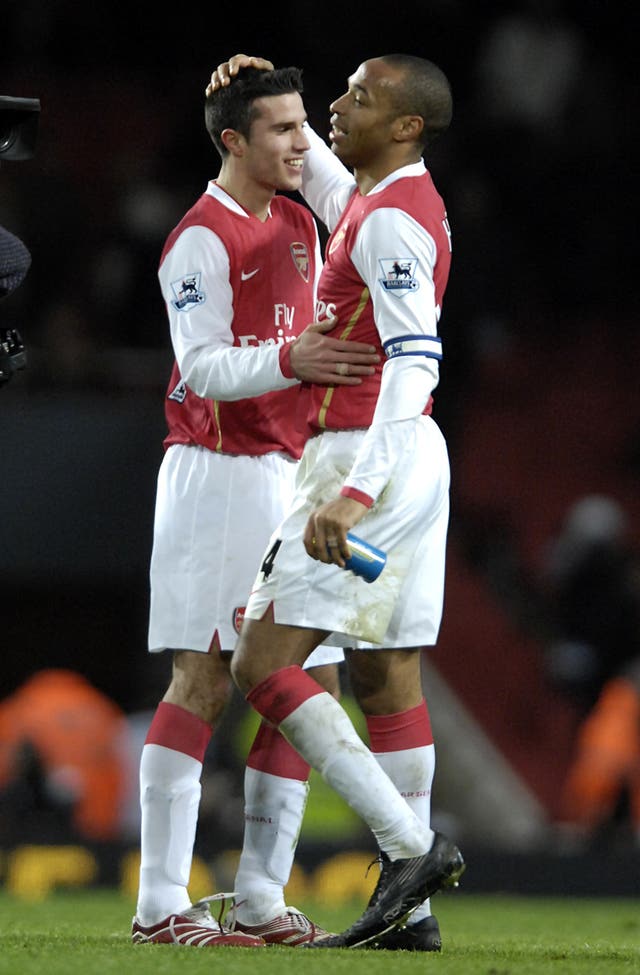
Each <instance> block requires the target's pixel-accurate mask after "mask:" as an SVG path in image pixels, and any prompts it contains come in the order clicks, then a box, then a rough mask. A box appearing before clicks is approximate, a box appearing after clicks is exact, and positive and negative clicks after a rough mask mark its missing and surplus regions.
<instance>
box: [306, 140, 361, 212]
mask: <svg viewBox="0 0 640 975" xmlns="http://www.w3.org/2000/svg"><path fill="white" fill-rule="evenodd" d="M304 130H305V134H306V136H307V138H308V139H309V143H310V145H311V148H310V149H309V150H308V152H306V153H305V156H304V165H303V167H302V186H301V189H300V192H301V194H302V196H303V197H304V199H305V200H306V201H307V203H308V204H309V206H310V207H311V209H312V210H313V212H314V213H315V214H316V216H317V217H318V218H319V219H320V220H322V222H323V223H324V225H325V226H326V227H327V228H328V229H329V230H330V231H332V230H333V229H334V227H335V226H336V224H337V223H338V220H339V219H340V217H341V215H342V212H343V210H344V208H345V207H346V205H347V203H348V201H349V197H350V196H351V194H352V193H353V191H354V190H355V188H356V181H355V179H354V178H353V176H352V174H351V173H350V172H349V170H348V169H347V168H346V166H343V164H342V163H341V162H340V160H339V159H338V157H337V156H334V154H333V152H332V151H331V149H330V148H329V146H328V145H327V144H326V142H324V141H323V140H322V139H321V138H320V136H319V135H317V133H316V132H314V131H313V129H312V128H311V126H310V125H308V123H305V127H304Z"/></svg>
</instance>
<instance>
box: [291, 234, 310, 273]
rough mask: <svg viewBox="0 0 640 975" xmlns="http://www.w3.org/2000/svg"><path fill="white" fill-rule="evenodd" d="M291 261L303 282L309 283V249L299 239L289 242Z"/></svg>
mask: <svg viewBox="0 0 640 975" xmlns="http://www.w3.org/2000/svg"><path fill="white" fill-rule="evenodd" d="M289 250H290V251H291V257H292V258H293V263H294V264H295V266H296V269H297V271H298V273H299V274H300V276H301V277H302V280H303V281H304V282H305V284H308V283H309V251H308V250H307V245H306V244H302V243H300V242H299V241H295V242H294V243H293V244H289Z"/></svg>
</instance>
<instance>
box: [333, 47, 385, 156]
mask: <svg viewBox="0 0 640 975" xmlns="http://www.w3.org/2000/svg"><path fill="white" fill-rule="evenodd" d="M396 75H397V72H395V71H394V70H393V69H392V68H390V67H389V66H388V65H386V64H385V63H384V62H383V61H381V60H380V59H379V58H373V59H372V60H370V61H365V62H364V63H363V64H361V65H360V67H359V68H358V70H357V71H356V73H355V74H353V75H351V77H350V78H349V87H348V90H347V91H346V92H345V93H344V95H340V97H339V98H336V100H335V101H334V102H332V103H331V105H330V106H329V110H330V112H331V131H330V133H329V141H330V142H331V148H332V149H333V152H334V154H335V155H336V156H338V158H339V159H341V160H342V162H343V163H345V165H347V166H355V167H361V166H367V165H368V164H369V163H370V162H371V161H372V160H373V161H375V160H376V159H377V158H378V156H379V153H380V152H381V151H383V150H384V149H385V147H386V146H388V144H389V140H390V126H391V124H392V122H393V121H394V118H395V113H394V111H393V104H392V95H393V86H394V82H395V80H396Z"/></svg>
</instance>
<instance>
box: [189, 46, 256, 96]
mask: <svg viewBox="0 0 640 975" xmlns="http://www.w3.org/2000/svg"><path fill="white" fill-rule="evenodd" d="M242 68H258V69H259V70H260V71H273V63H272V62H271V61H267V59H266V58H258V57H252V56H251V55H250V54H234V55H233V57H232V58H229V60H228V61H223V62H222V64H219V65H218V67H217V68H216V69H215V71H214V72H213V74H212V75H211V81H210V82H209V84H208V85H207V88H206V92H205V94H207V95H210V94H211V93H212V92H214V91H217V89H218V88H224V86H225V85H228V84H229V82H230V81H231V79H232V78H233V77H234V76H235V75H237V73H238V71H240V70H241V69H242Z"/></svg>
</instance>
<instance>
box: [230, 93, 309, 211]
mask: <svg viewBox="0 0 640 975" xmlns="http://www.w3.org/2000/svg"><path fill="white" fill-rule="evenodd" d="M254 104H255V107H256V108H257V109H258V111H259V113H260V114H259V116H258V117H257V118H256V119H254V121H253V122H252V124H251V138H250V139H249V141H248V142H247V143H246V154H245V163H246V166H247V174H248V176H249V178H250V179H252V180H254V181H255V182H257V183H259V184H260V185H262V186H264V187H265V188H269V189H272V190H287V191H289V192H292V191H294V190H297V189H299V188H300V184H301V182H302V166H303V162H304V154H305V153H306V152H307V150H308V149H309V141H308V139H307V137H306V135H305V133H304V129H303V124H304V122H305V121H306V118H307V114H306V112H305V110H304V105H303V103H302V98H301V97H300V95H299V94H298V92H290V93H288V94H286V95H273V96H269V97H266V98H258V99H257V100H256V102H255V103H254Z"/></svg>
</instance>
